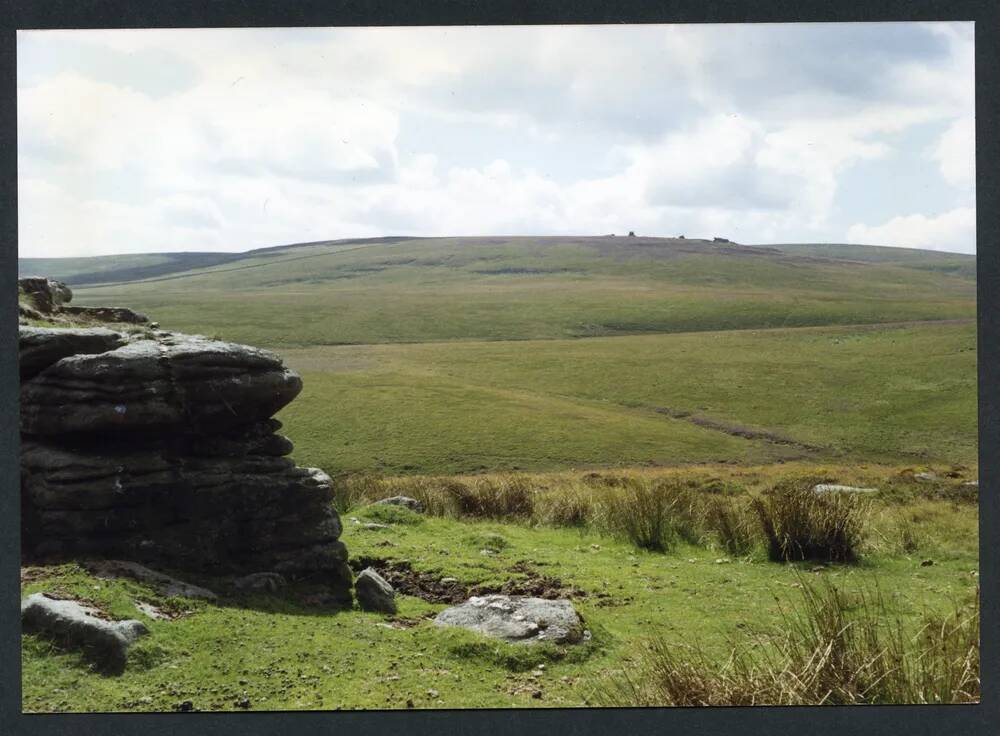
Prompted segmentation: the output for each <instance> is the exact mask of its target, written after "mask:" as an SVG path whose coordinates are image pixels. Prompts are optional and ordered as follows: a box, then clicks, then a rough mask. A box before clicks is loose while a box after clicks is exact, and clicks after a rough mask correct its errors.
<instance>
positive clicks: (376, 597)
mask: <svg viewBox="0 0 1000 736" xmlns="http://www.w3.org/2000/svg"><path fill="white" fill-rule="evenodd" d="M354 593H355V595H356V596H357V599H358V604H359V605H360V606H361V608H362V610H365V611H377V612H379V613H396V591H394V590H393V589H392V586H391V585H389V583H388V581H386V579H385V578H383V577H382V576H381V575H379V574H378V573H377V572H376V571H375V570H374V569H373V568H371V567H366V568H365V569H364V570H362V571H361V574H360V575H358V577H357V579H356V580H355V581H354Z"/></svg>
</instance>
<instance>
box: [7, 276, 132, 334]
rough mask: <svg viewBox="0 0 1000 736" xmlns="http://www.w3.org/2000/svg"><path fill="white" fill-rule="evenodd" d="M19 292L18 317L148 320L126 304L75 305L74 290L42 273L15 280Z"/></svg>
mask: <svg viewBox="0 0 1000 736" xmlns="http://www.w3.org/2000/svg"><path fill="white" fill-rule="evenodd" d="M17 286H18V291H19V294H23V295H24V298H25V301H24V302H22V301H21V300H20V299H19V300H18V316H19V318H20V319H22V320H24V319H51V318H53V317H56V318H57V319H59V318H62V317H69V318H70V319H77V320H84V321H93V322H120V323H128V324H136V325H141V324H147V323H148V322H149V318H148V317H147V316H146V315H144V314H141V313H139V312H133V311H132V310H131V309H127V308H125V307H76V306H69V303H70V302H71V301H72V300H73V290H72V289H70V288H69V287H68V286H67V285H66V284H64V283H63V282H62V281H54V280H53V279H47V278H44V277H42V276H27V277H25V278H21V279H18V280H17Z"/></svg>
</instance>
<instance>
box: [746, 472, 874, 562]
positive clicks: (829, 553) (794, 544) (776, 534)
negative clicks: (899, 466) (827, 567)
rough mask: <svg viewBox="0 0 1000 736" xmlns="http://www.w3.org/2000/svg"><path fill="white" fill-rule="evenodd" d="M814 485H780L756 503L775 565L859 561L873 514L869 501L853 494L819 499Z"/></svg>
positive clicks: (837, 494) (835, 494) (825, 495)
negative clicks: (869, 517) (868, 523)
mask: <svg viewBox="0 0 1000 736" xmlns="http://www.w3.org/2000/svg"><path fill="white" fill-rule="evenodd" d="M812 486H813V482H812V481H811V480H802V481H797V482H787V483H780V484H778V485H777V486H775V487H774V488H772V489H771V490H770V491H769V492H767V493H764V494H762V495H761V496H759V497H757V498H754V499H753V500H752V502H751V503H752V504H753V508H754V510H755V511H756V513H757V516H758V518H759V519H760V523H761V526H762V528H763V531H764V536H765V538H766V540H767V546H768V550H767V551H768V557H769V558H770V559H771V560H772V561H775V562H789V561H793V560H826V561H830V562H854V561H856V560H857V559H858V557H859V552H860V547H861V543H862V541H863V539H864V533H865V525H866V523H867V520H868V516H869V515H870V512H871V503H870V501H868V500H867V499H865V498H863V497H861V496H859V495H856V494H850V493H825V494H817V493H814V492H813V491H812Z"/></svg>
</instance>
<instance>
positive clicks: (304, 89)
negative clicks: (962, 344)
mask: <svg viewBox="0 0 1000 736" xmlns="http://www.w3.org/2000/svg"><path fill="white" fill-rule="evenodd" d="M973 56H974V55H973V24H972V23H871V24H866V23H843V24H840V23H832V24H752V25H646V26H637V25H632V26H629V25H615V26H522V27H515V26H507V27H489V26H481V27H448V28H433V27H423V28H354V29H349V28H299V29H293V28H284V29H282V28H275V29H193V30H191V29H182V30H168V29H155V30H100V31H89V30H88V31H69V30H64V31H18V42H17V65H18V79H17V84H18V94H17V104H18V111H17V114H18V197H19V207H18V212H19V254H20V255H21V256H22V257H64V256H89V255H109V254H120V253H140V252H160V251H242V250H247V249H250V248H256V247H263V246H270V245H279V244H285V243H295V242H305V241H315V240H330V239H339V238H355V237H374V236H381V235H424V236H444V235H451V236H459V235H518V234H521V235H563V234H565V235H604V234H609V233H618V234H624V233H626V232H628V231H629V230H633V231H635V232H636V233H637V234H639V235H656V236H675V235H679V234H684V235H686V236H687V237H689V238H690V237H709V238H710V237H714V236H721V237H728V238H730V239H732V240H735V241H737V242H741V243H793V242H824V243H864V244H878V245H891V246H906V247H917V248H928V249H934V250H947V251H955V252H963V253H974V252H975V247H976V240H975V142H974V128H975V125H974V117H975V108H974V61H973Z"/></svg>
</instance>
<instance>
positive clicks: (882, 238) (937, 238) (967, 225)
mask: <svg viewBox="0 0 1000 736" xmlns="http://www.w3.org/2000/svg"><path fill="white" fill-rule="evenodd" d="M847 240H848V242H851V243H862V244H865V245H895V246H901V247H908V248H924V249H927V250H949V251H958V252H964V253H975V250H976V248H975V243H976V212H975V210H974V209H973V208H971V207H958V208H956V209H953V210H950V211H948V212H944V213H942V214H940V215H937V216H935V217H928V216H927V215H920V214H917V215H905V216H901V217H893V218H892V219H891V220H889V221H888V222H885V223H883V224H881V225H876V226H868V225H863V224H858V225H853V226H851V228H850V229H849V230H848V231H847ZM970 246H971V247H970Z"/></svg>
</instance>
